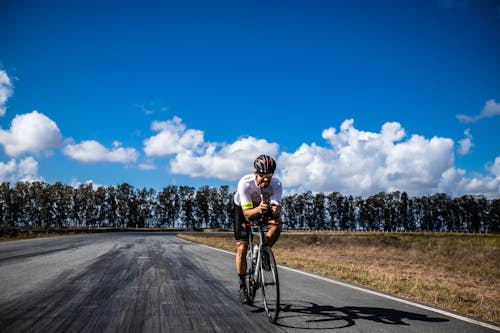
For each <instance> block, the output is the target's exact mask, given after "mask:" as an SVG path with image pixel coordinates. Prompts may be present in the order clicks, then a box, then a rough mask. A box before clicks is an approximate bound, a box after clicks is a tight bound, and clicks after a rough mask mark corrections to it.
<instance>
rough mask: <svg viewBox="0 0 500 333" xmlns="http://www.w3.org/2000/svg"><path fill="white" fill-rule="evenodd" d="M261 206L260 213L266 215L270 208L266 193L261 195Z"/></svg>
mask: <svg viewBox="0 0 500 333" xmlns="http://www.w3.org/2000/svg"><path fill="white" fill-rule="evenodd" d="M259 208H260V214H261V215H264V214H266V213H267V211H268V210H269V208H270V207H269V204H268V203H266V198H264V194H261V195H260V204H259Z"/></svg>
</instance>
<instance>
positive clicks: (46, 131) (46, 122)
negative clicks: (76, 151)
mask: <svg viewBox="0 0 500 333" xmlns="http://www.w3.org/2000/svg"><path fill="white" fill-rule="evenodd" d="M61 138H62V136H61V133H60V131H59V128H58V127H57V125H56V123H55V122H54V121H52V120H51V119H50V118H48V117H47V116H45V115H44V114H42V113H39V112H38V111H33V112H31V113H27V114H22V115H16V116H15V117H14V119H13V120H12V122H11V126H10V129H9V130H3V129H0V144H2V145H3V146H4V149H5V153H6V154H7V155H9V156H11V157H16V156H18V155H20V154H23V153H27V152H28V153H37V152H40V151H43V150H47V149H49V148H54V147H57V146H59V145H60V143H61Z"/></svg>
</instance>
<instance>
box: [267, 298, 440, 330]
mask: <svg viewBox="0 0 500 333" xmlns="http://www.w3.org/2000/svg"><path fill="white" fill-rule="evenodd" d="M405 319H407V320H416V321H425V322H434V323H438V322H447V321H448V319H445V318H437V317H429V316H427V315H424V314H420V313H414V312H406V311H399V310H394V309H386V308H377V307H359V306H344V307H334V306H331V305H320V304H316V303H312V302H305V301H293V300H292V301H290V300H287V301H282V303H281V312H280V315H279V319H278V322H277V324H278V325H279V326H283V327H289V328H300V329H324V330H326V329H330V330H331V329H340V328H345V327H349V326H354V325H355V324H356V321H359V320H370V321H373V322H377V323H382V324H387V325H404V326H408V325H410V324H409V323H407V322H405V321H404V320H405Z"/></svg>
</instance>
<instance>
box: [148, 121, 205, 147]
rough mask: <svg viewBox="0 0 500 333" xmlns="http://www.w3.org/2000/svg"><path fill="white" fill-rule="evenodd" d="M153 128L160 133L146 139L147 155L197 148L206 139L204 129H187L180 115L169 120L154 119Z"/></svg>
mask: <svg viewBox="0 0 500 333" xmlns="http://www.w3.org/2000/svg"><path fill="white" fill-rule="evenodd" d="M151 129H152V130H154V131H158V132H159V133H158V134H157V135H155V136H152V137H151V138H149V139H146V140H144V152H145V153H146V155H147V156H165V155H171V154H177V153H181V152H183V151H186V150H190V151H191V150H196V149H198V148H199V147H200V145H201V144H202V143H203V140H204V139H203V132H202V131H199V130H186V126H185V125H184V124H183V123H182V119H181V118H179V117H174V118H173V119H172V120H167V121H154V122H153V124H152V126H151Z"/></svg>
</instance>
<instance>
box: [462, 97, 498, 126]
mask: <svg viewBox="0 0 500 333" xmlns="http://www.w3.org/2000/svg"><path fill="white" fill-rule="evenodd" d="M499 115H500V103H497V102H496V101H495V100H494V99H490V100H489V101H487V102H486V104H485V105H484V107H483V109H482V110H481V113H480V114H478V115H475V116H467V115H464V114H458V115H456V117H457V119H458V120H460V121H461V122H463V123H473V122H476V121H478V120H481V119H484V118H490V117H495V116H499Z"/></svg>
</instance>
